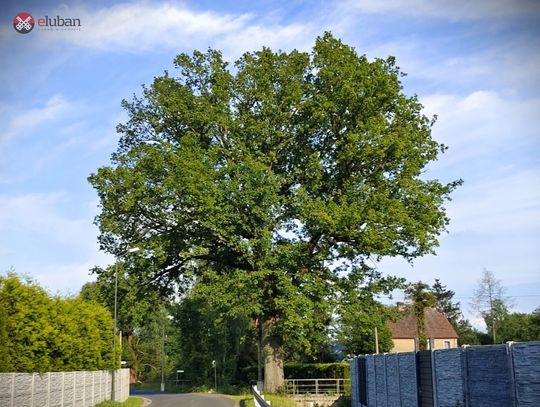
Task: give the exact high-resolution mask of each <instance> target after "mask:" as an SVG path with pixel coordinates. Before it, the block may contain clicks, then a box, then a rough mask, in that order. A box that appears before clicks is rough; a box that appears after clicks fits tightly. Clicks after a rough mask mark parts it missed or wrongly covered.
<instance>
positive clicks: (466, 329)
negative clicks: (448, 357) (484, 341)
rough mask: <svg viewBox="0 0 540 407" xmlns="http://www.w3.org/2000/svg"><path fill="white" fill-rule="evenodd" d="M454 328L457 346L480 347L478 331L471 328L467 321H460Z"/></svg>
mask: <svg viewBox="0 0 540 407" xmlns="http://www.w3.org/2000/svg"><path fill="white" fill-rule="evenodd" d="M454 328H455V329H456V332H457V334H458V345H459V346H461V345H480V339H479V335H480V331H478V330H477V329H475V328H473V326H472V325H471V323H470V322H469V320H467V319H460V320H459V321H458V322H457V323H456V324H455V325H454Z"/></svg>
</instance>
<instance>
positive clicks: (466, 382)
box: [461, 345, 470, 407]
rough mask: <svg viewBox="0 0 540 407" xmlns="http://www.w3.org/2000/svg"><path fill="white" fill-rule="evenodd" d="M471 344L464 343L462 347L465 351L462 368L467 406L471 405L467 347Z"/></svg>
mask: <svg viewBox="0 0 540 407" xmlns="http://www.w3.org/2000/svg"><path fill="white" fill-rule="evenodd" d="M468 347H469V345H462V346H461V349H462V352H463V358H462V359H461V360H462V361H463V365H462V369H463V393H464V394H463V396H464V397H463V398H464V399H465V407H469V406H470V400H469V362H468V360H467V348H468Z"/></svg>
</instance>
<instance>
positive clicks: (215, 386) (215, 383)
mask: <svg viewBox="0 0 540 407" xmlns="http://www.w3.org/2000/svg"><path fill="white" fill-rule="evenodd" d="M212 366H213V368H214V390H215V392H216V393H217V374H216V361H215V359H214V360H213V361H212Z"/></svg>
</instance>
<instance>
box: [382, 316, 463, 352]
mask: <svg viewBox="0 0 540 407" xmlns="http://www.w3.org/2000/svg"><path fill="white" fill-rule="evenodd" d="M424 318H425V321H426V336H427V338H428V349H450V348H457V346H458V334H457V332H456V330H455V329H454V327H453V326H452V324H450V322H448V319H447V318H446V317H445V316H444V315H443V314H441V313H440V312H439V311H437V310H436V309H434V308H426V309H425V310H424ZM388 326H389V328H390V331H391V332H392V341H393V343H394V346H393V347H392V350H391V351H390V352H413V351H416V350H418V328H417V323H416V318H415V317H414V315H413V314H412V313H411V312H410V310H404V311H403V318H402V319H400V320H398V321H396V322H389V323H388Z"/></svg>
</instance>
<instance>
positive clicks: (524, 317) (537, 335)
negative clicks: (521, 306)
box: [498, 310, 540, 342]
mask: <svg viewBox="0 0 540 407" xmlns="http://www.w3.org/2000/svg"><path fill="white" fill-rule="evenodd" d="M535 312H538V310H536V311H535ZM498 336H499V339H500V341H501V342H508V341H514V342H527V341H538V340H540V325H539V323H538V320H537V319H536V318H535V313H534V312H533V313H532V314H527V313H521V312H515V313H507V314H506V315H504V316H503V317H502V319H501V320H500V323H499V333H498Z"/></svg>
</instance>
